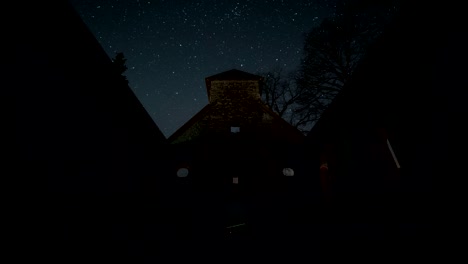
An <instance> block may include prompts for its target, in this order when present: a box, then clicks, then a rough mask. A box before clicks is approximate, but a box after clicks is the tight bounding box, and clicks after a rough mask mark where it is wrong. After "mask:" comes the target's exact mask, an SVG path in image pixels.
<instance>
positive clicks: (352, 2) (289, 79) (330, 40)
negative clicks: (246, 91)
mask: <svg viewBox="0 0 468 264" xmlns="http://www.w3.org/2000/svg"><path fill="white" fill-rule="evenodd" d="M398 6H399V4H398V1H397V0H384V1H379V3H378V4H376V3H375V2H374V1H368V0H348V1H343V2H342V3H341V5H338V6H337V8H336V13H335V15H334V16H332V17H330V18H327V19H324V20H322V22H321V23H320V25H319V26H317V27H314V28H312V29H311V30H310V31H309V32H307V33H306V34H305V38H304V46H303V47H304V48H303V57H302V60H301V63H300V65H299V67H298V69H297V71H296V72H294V73H291V74H289V75H284V74H282V71H281V70H278V69H273V70H271V71H270V72H267V73H264V74H263V76H264V77H265V83H264V89H263V93H262V98H263V100H264V102H265V103H266V104H267V105H268V106H270V107H271V108H272V110H274V111H275V112H277V113H278V114H280V116H282V117H283V118H285V120H286V121H288V122H290V123H291V124H292V125H294V126H295V127H297V128H298V129H299V130H302V131H303V132H307V131H308V130H310V129H311V128H312V126H313V125H314V124H315V122H316V121H317V120H318V119H319V118H320V116H321V114H322V113H323V111H324V110H325V109H326V108H327V107H328V105H329V104H330V102H331V101H332V100H333V98H335V96H336V95H337V94H338V92H339V91H340V90H341V88H342V87H343V86H344V85H345V84H346V83H347V82H348V81H349V79H350V77H351V76H352V74H353V72H354V70H355V68H356V66H357V65H358V63H359V61H360V60H361V58H362V57H363V56H364V55H365V53H366V51H367V49H368V48H369V46H370V45H371V44H372V43H373V42H374V40H375V39H376V38H377V37H378V36H379V35H380V34H381V32H382V31H383V30H384V28H385V26H386V25H387V24H388V23H389V22H390V21H392V18H393V17H394V16H395V15H396V14H397V11H398Z"/></svg>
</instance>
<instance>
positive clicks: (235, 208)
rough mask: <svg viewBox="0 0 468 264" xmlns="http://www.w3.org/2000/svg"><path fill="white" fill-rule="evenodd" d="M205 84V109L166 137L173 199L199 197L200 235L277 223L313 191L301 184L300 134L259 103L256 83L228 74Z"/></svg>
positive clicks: (303, 179) (236, 73) (245, 75)
mask: <svg viewBox="0 0 468 264" xmlns="http://www.w3.org/2000/svg"><path fill="white" fill-rule="evenodd" d="M205 81H206V88H207V95H208V100H209V103H208V105H206V106H205V107H204V108H203V109H202V110H200V111H199V112H198V113H197V114H196V115H195V116H194V117H192V118H191V119H190V120H189V121H188V122H187V123H186V124H184V125H183V126H182V127H181V128H180V129H178V130H177V131H176V132H175V133H174V134H173V135H171V136H170V137H169V138H168V141H169V143H170V144H171V147H173V151H174V152H173V154H174V155H175V156H174V157H175V158H174V163H173V164H172V166H173V172H172V174H173V179H172V180H173V181H177V183H175V184H173V186H177V189H176V191H175V192H173V193H174V194H176V193H177V194H176V195H177V196H178V197H179V198H180V197H184V198H183V199H182V201H181V203H184V201H190V200H192V201H194V199H195V200H198V199H200V200H198V204H197V207H196V208H197V209H196V210H197V211H198V210H200V212H202V211H203V213H198V214H197V215H198V216H199V217H200V219H199V221H197V220H196V219H194V221H195V222H199V223H200V230H204V229H207V228H211V227H213V226H217V227H216V228H214V229H212V230H213V232H215V233H216V232H219V231H220V230H226V231H229V228H230V226H236V225H238V226H246V227H245V228H247V229H250V228H252V226H255V225H256V221H258V222H262V224H261V226H262V227H266V226H268V224H269V223H271V224H273V223H274V222H275V221H279V219H280V218H281V217H283V216H284V215H285V213H284V210H286V208H287V207H289V208H293V207H294V205H293V206H291V204H294V203H296V202H298V200H301V199H300V198H299V196H301V194H304V193H307V194H308V195H311V193H314V192H313V190H314V187H315V186H316V185H314V184H312V183H310V186H308V187H307V184H304V183H305V182H306V181H308V180H310V178H307V177H306V175H307V174H306V173H305V172H304V169H305V168H304V167H303V164H302V161H303V152H302V151H303V148H302V147H303V141H304V135H303V134H302V133H301V132H300V131H299V130H297V129H296V128H295V127H293V126H291V125H290V124H289V123H287V122H286V121H285V120H283V119H282V118H281V117H280V116H279V115H277V114H276V113H275V112H273V111H272V110H271V109H270V108H268V107H267V106H266V105H265V104H264V103H263V102H262V101H261V97H260V96H261V89H262V77H260V76H257V75H253V74H250V73H247V72H243V71H240V70H236V69H233V70H229V71H226V72H222V73H219V74H216V75H213V76H210V77H207V78H206V79H205ZM171 177H172V176H171ZM299 183H301V184H299ZM301 186H302V187H305V188H309V191H312V192H303V193H301V192H300V191H299V190H300V187H301ZM282 207H283V208H282ZM281 208H282V209H281ZM262 210H263V211H262ZM282 210H283V213H281V212H282ZM267 218H271V219H269V220H267ZM259 226H260V224H259ZM216 230H218V231H216ZM256 230H258V228H257V229H256ZM251 231H252V230H251ZM201 232H204V231H201ZM253 232H255V231H253Z"/></svg>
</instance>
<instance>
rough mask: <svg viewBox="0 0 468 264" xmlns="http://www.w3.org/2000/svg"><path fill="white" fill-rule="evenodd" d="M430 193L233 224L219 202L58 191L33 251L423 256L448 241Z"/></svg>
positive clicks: (312, 258) (131, 258) (280, 259)
mask: <svg viewBox="0 0 468 264" xmlns="http://www.w3.org/2000/svg"><path fill="white" fill-rule="evenodd" d="M397 197H398V198H397ZM428 199H430V198H429V197H428V196H424V195H421V194H419V197H414V195H413V196H411V197H410V196H408V195H407V196H404V195H398V196H395V195H393V196H388V197H385V198H382V197H380V198H376V197H373V199H368V198H366V197H360V198H357V196H352V198H351V196H349V197H347V199H344V197H343V199H341V200H340V201H341V202H335V204H332V205H328V206H324V205H323V203H303V204H301V205H297V206H291V205H284V204H283V205H281V204H276V206H273V205H272V204H270V205H263V206H260V205H257V206H251V207H250V208H248V210H247V211H248V212H249V213H248V214H246V215H247V217H245V218H244V219H242V223H239V224H240V225H238V226H235V227H230V228H229V227H228V226H227V223H226V222H225V221H223V217H224V216H225V215H226V214H225V213H223V212H224V211H223V208H219V207H218V208H209V207H206V206H205V207H204V206H193V204H192V206H186V207H183V206H180V205H178V206H176V205H175V204H172V205H170V206H169V205H167V204H166V205H163V204H158V203H156V202H151V199H148V197H146V198H143V197H138V198H136V197H130V196H119V197H91V196H83V195H81V196H67V197H64V196H50V197H49V198H48V199H46V200H44V201H40V203H42V206H40V207H39V208H40V210H39V212H38V214H37V215H36V216H34V218H33V219H31V221H30V222H31V223H33V226H34V231H38V232H37V235H35V236H33V237H34V239H32V240H29V241H28V244H29V245H31V248H32V250H28V251H27V252H28V253H26V255H28V256H30V257H33V258H34V259H35V260H37V261H39V260H45V261H47V263H50V262H54V263H98V262H99V263H116V262H118V263H185V262H187V261H190V262H194V261H196V262H197V263H207V262H209V263H241V262H260V263H264V262H275V263H346V262H356V263H362V262H366V263H397V262H398V263H400V262H415V263H422V262H425V261H427V260H433V259H434V258H436V257H438V256H437V255H438V254H437V252H438V250H437V249H438V248H439V247H440V245H441V244H443V241H440V240H439V239H438V235H437V234H436V232H435V228H434V221H433V220H432V218H431V217H430V212H431V210H432V209H431V208H429V206H428V205H430V204H431V202H429V201H428ZM231 226H232V224H231ZM226 227H228V228H226Z"/></svg>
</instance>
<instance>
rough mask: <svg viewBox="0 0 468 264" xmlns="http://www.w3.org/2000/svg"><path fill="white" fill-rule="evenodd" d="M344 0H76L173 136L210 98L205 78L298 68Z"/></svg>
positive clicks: (73, 1)
mask: <svg viewBox="0 0 468 264" xmlns="http://www.w3.org/2000/svg"><path fill="white" fill-rule="evenodd" d="M336 1H338V0H309V1H293V0H232V1H231V0H223V1H215V0H207V1H202V0H192V1H190V0H158V1H156V0H145V1H143V0H70V2H71V4H72V5H73V7H74V8H75V9H76V11H77V12H78V13H79V15H80V16H81V17H82V19H83V21H84V22H85V24H86V25H87V26H88V27H89V29H90V30H91V32H92V33H93V34H94V35H95V37H96V39H97V40H98V41H99V42H100V44H101V45H102V47H103V48H104V50H105V51H106V52H107V54H108V55H109V57H110V58H113V57H115V53H116V52H123V53H124V56H125V58H126V59H127V62H126V65H127V67H128V70H127V71H126V72H125V73H124V75H126V76H127V79H128V80H129V86H130V87H131V89H132V90H133V92H134V93H135V95H136V96H137V97H138V98H139V100H140V101H141V103H142V105H143V106H144V107H145V109H146V111H147V112H148V113H149V114H150V115H151V117H152V118H153V120H154V121H155V123H156V124H157V125H158V127H159V128H160V129H161V131H162V132H163V133H164V135H165V136H166V137H169V136H170V135H171V134H173V133H174V132H175V131H176V130H177V129H178V128H179V127H181V126H182V125H183V124H184V123H185V122H187V121H188V120H189V119H190V118H191V117H192V116H194V115H195V114H196V113H197V112H198V111H199V110H201V109H202V108H203V107H204V106H205V105H206V104H207V103H208V98H207V95H206V87H205V82H204V81H205V78H206V77H208V76H211V75H214V74H217V73H220V72H223V71H226V70H230V69H233V68H236V69H239V70H243V71H247V72H250V73H254V74H259V73H263V72H266V71H268V70H272V69H274V68H277V67H282V68H283V69H284V70H285V71H291V70H294V69H295V68H296V67H297V66H298V64H299V62H300V59H301V55H302V45H303V37H304V34H305V33H306V32H307V31H309V30H310V29H311V28H313V27H314V26H317V25H318V24H319V23H320V21H321V20H322V19H324V18H326V17H329V16H332V15H333V13H334V11H335V2H336Z"/></svg>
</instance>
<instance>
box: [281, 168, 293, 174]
mask: <svg viewBox="0 0 468 264" xmlns="http://www.w3.org/2000/svg"><path fill="white" fill-rule="evenodd" d="M283 175H284V176H294V170H293V169H291V168H284V169H283Z"/></svg>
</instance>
